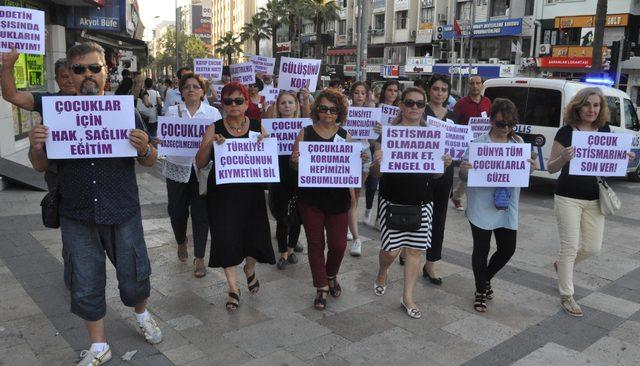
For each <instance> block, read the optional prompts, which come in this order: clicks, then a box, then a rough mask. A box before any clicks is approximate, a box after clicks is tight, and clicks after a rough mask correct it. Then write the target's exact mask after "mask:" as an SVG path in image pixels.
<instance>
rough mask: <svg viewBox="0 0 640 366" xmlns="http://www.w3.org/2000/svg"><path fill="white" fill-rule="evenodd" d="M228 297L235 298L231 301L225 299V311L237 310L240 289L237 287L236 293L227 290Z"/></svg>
mask: <svg viewBox="0 0 640 366" xmlns="http://www.w3.org/2000/svg"><path fill="white" fill-rule="evenodd" d="M228 295H229V298H231V299H234V300H236V301H235V302H233V301H227V304H226V305H225V307H226V308H227V311H236V310H238V307H239V306H240V289H238V293H237V294H236V293H235V292H229V294H228Z"/></svg>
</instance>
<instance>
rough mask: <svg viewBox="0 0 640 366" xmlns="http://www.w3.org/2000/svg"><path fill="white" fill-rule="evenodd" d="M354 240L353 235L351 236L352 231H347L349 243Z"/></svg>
mask: <svg viewBox="0 0 640 366" xmlns="http://www.w3.org/2000/svg"><path fill="white" fill-rule="evenodd" d="M351 240H353V234H351V230H349V229H347V241H351Z"/></svg>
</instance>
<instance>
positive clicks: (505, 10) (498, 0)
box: [490, 0, 510, 17]
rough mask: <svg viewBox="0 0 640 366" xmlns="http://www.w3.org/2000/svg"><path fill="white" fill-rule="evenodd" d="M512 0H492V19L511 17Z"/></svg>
mask: <svg viewBox="0 0 640 366" xmlns="http://www.w3.org/2000/svg"><path fill="white" fill-rule="evenodd" d="M509 3H510V0H492V1H491V11H490V14H491V16H492V17H501V16H507V15H509Z"/></svg>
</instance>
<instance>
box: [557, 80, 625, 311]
mask: <svg viewBox="0 0 640 366" xmlns="http://www.w3.org/2000/svg"><path fill="white" fill-rule="evenodd" d="M609 120H610V115H609V108H608V106H607V101H606V100H605V98H604V95H603V94H602V91H601V90H600V89H599V88H585V89H582V90H580V91H579V92H578V93H576V95H575V97H573V99H572V100H571V102H569V104H568V105H567V107H566V109H565V112H564V123H565V125H564V127H562V128H560V129H559V130H558V132H557V134H556V137H555V141H554V142H553V147H552V148H551V156H550V157H549V164H548V171H549V173H552V174H553V173H555V172H558V171H560V177H558V181H557V182H556V192H555V196H554V206H555V214H556V219H557V220H558V233H559V234H560V253H559V255H558V260H557V261H556V262H555V263H554V267H555V269H556V272H557V273H558V288H559V290H560V305H561V306H562V308H563V309H564V310H565V311H566V312H567V313H569V314H570V315H573V316H576V317H580V316H582V309H581V308H580V306H579V305H578V303H577V302H576V301H575V300H574V299H573V267H574V265H575V263H577V262H580V261H583V260H585V259H587V258H589V257H591V256H593V255H595V254H597V253H598V252H599V251H600V248H601V247H602V238H603V232H604V215H602V213H601V212H600V204H599V203H600V201H599V198H600V196H599V189H598V182H597V177H595V176H578V175H569V162H570V161H571V160H572V159H573V158H574V157H575V150H574V148H573V147H572V146H571V144H572V142H571V140H572V133H573V131H575V130H577V131H587V132H611V129H610V128H609V125H608V124H607V122H608V121H609ZM633 157H635V155H633Z"/></svg>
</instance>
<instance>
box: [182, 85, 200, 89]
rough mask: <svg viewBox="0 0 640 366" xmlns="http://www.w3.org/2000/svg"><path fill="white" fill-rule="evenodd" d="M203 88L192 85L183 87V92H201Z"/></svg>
mask: <svg viewBox="0 0 640 366" xmlns="http://www.w3.org/2000/svg"><path fill="white" fill-rule="evenodd" d="M201 89H202V88H201V87H200V85H198V84H190V85H185V86H183V87H182V90H201Z"/></svg>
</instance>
